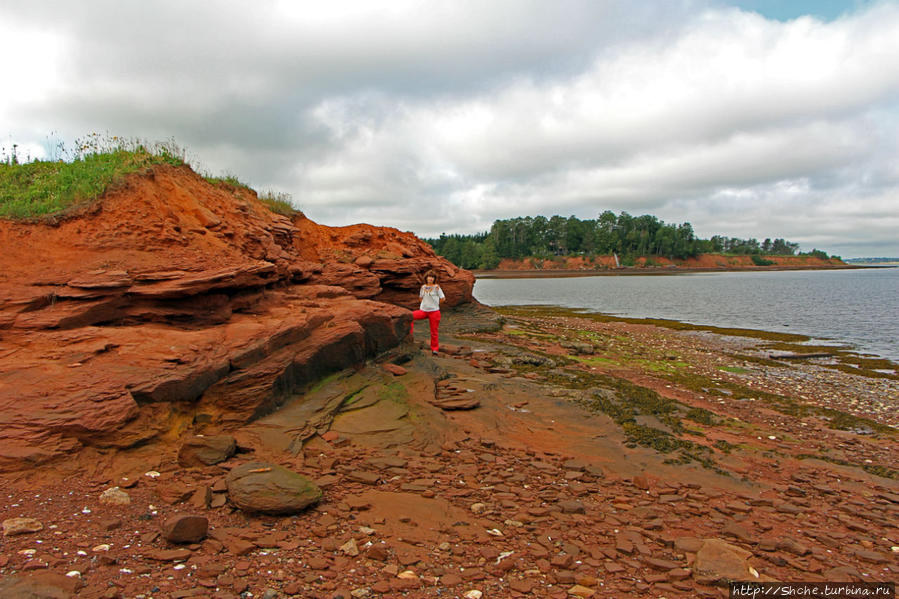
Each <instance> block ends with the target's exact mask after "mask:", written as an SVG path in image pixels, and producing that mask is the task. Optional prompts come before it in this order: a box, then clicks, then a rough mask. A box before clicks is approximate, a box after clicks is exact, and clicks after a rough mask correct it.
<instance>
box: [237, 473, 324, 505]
mask: <svg viewBox="0 0 899 599" xmlns="http://www.w3.org/2000/svg"><path fill="white" fill-rule="evenodd" d="M225 482H226V483H227V485H228V498H229V499H230V500H231V503H233V504H234V505H236V506H237V507H239V508H240V509H242V510H244V511H247V512H259V513H263V514H276V515H278V514H295V513H297V512H300V511H302V510H304V509H306V508H307V507H309V506H310V505H313V504H315V503H318V501H319V500H320V499H321V498H322V491H321V489H319V488H318V487H317V486H316V485H315V483H313V482H312V481H311V480H310V479H308V478H306V477H305V476H303V475H302V474H298V473H296V472H293V471H291V470H288V469H287V468H284V467H282V466H277V465H274V464H265V463H262V462H251V463H249V464H243V465H242V466H238V467H237V468H235V469H233V470H232V471H231V472H230V473H229V474H228V476H227V478H226V479H225Z"/></svg>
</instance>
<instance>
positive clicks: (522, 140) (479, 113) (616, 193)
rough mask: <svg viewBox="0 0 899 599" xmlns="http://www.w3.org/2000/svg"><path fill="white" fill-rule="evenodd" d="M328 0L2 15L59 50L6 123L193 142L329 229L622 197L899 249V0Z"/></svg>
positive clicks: (715, 218) (717, 223) (522, 211)
mask: <svg viewBox="0 0 899 599" xmlns="http://www.w3.org/2000/svg"><path fill="white" fill-rule="evenodd" d="M319 4H320V3H317V4H310V3H294V2H286V1H285V2H274V1H272V2H264V3H259V4H257V5H254V8H253V9H252V10H249V9H248V8H247V5H245V4H244V3H239V2H221V3H216V4H215V5H214V6H213V5H209V4H187V5H184V4H181V3H170V2H162V1H160V2H148V3H139V4H136V3H135V4H132V3H126V4H121V3H118V2H99V1H96V2H92V3H89V4H87V5H86V6H87V8H86V7H85V5H83V4H79V5H78V6H77V7H76V6H74V5H71V4H69V3H55V4H54V3H47V2H34V3H22V5H20V6H15V7H9V6H8V7H2V8H0V23H5V25H0V34H2V33H8V32H12V31H25V32H26V33H24V34H20V35H19V37H16V38H13V37H6V36H3V35H0V40H5V41H0V50H8V49H9V48H10V47H19V46H22V45H26V46H29V47H34V48H36V50H37V51H35V52H34V53H29V54H26V55H23V56H22V59H21V60H19V61H4V64H3V65H0V75H2V76H3V77H4V80H11V81H15V82H17V85H18V87H20V88H21V90H22V91H21V94H20V95H18V96H17V97H16V96H10V95H7V97H5V98H0V119H2V121H0V122H2V123H3V124H4V128H5V129H6V131H3V132H2V133H8V134H10V135H11V136H13V137H24V138H31V139H26V140H23V141H25V142H29V143H32V144H36V143H40V140H41V139H43V138H44V137H45V136H46V135H47V134H48V133H50V132H52V131H58V132H60V134H61V135H63V136H67V137H69V138H73V137H75V136H79V135H83V134H84V133H86V132H90V131H106V130H108V131H110V132H112V133H115V134H119V135H124V136H135V135H137V136H143V137H150V138H168V137H174V138H176V139H177V140H178V141H179V142H181V143H183V144H185V145H187V146H188V147H189V148H190V150H191V154H192V155H195V156H197V157H198V158H199V160H200V161H202V163H203V166H204V167H205V168H207V169H209V170H213V171H216V170H219V171H227V172H230V173H233V174H236V175H237V176H239V177H240V178H241V179H243V180H246V181H248V182H250V183H251V184H253V185H254V186H256V187H258V188H260V189H267V188H275V189H279V190H283V191H289V192H291V193H292V194H293V195H294V197H295V199H296V201H297V203H298V204H299V206H300V207H301V208H302V209H304V210H305V211H306V212H307V213H308V214H309V215H310V216H311V217H312V218H315V219H317V220H320V221H322V222H326V223H329V224H348V223H351V222H358V221H367V222H373V223H375V224H383V225H392V226H398V227H399V228H402V229H409V230H414V231H415V232H417V233H419V234H421V235H435V234H438V233H440V232H441V231H446V232H476V231H480V230H485V229H487V228H489V226H490V224H491V223H492V221H493V220H494V219H496V218H506V217H513V216H519V215H527V214H537V213H542V214H546V215H551V214H554V213H558V214H563V215H568V214H576V215H578V216H580V217H592V216H595V215H596V214H597V213H598V212H600V211H602V210H604V209H613V210H628V211H630V212H631V213H643V212H649V213H653V214H656V215H657V216H659V217H660V218H664V219H665V220H669V221H675V222H682V221H690V222H692V223H693V225H694V227H695V228H696V229H697V231H698V232H700V233H701V234H704V235H710V234H713V233H722V234H727V235H732V236H742V237H745V236H761V237H764V236H771V237H786V238H788V239H791V240H795V241H800V242H803V243H804V241H803V240H805V239H809V240H812V239H813V240H814V243H816V244H817V245H818V246H819V247H824V248H825V249H828V250H831V249H832V250H833V251H838V250H839V247H836V246H841V247H849V244H853V243H857V242H858V241H859V240H864V239H872V240H874V241H872V242H871V243H870V244H869V245H868V246H865V247H868V248H870V249H872V250H873V249H880V250H882V251H878V252H876V253H892V254H899V242H897V240H896V239H895V235H892V236H890V235H889V234H887V232H885V229H884V228H883V225H884V224H885V223H886V224H893V223H894V221H892V220H890V218H889V216H881V217H880V218H873V219H872V218H871V217H870V215H874V214H879V215H890V214H892V213H899V173H897V169H899V166H897V165H899V141H897V140H899V60H897V58H896V57H897V56H899V36H896V35H895V32H896V31H897V30H899V4H897V3H896V2H884V3H880V4H877V5H874V6H873V7H869V8H866V9H863V10H859V11H858V12H855V13H853V14H849V15H847V16H844V17H841V18H839V19H836V20H834V21H830V22H823V21H821V20H817V19H815V18H812V17H802V18H799V19H795V20H792V21H787V22H780V21H773V20H767V19H765V18H763V17H761V16H759V15H757V14H754V13H749V12H743V11H740V10H737V9H734V8H726V7H725V8H721V7H720V6H717V5H715V4H712V3H711V2H710V1H706V0H682V1H680V2H650V3H631V2H624V1H621V0H606V1H603V2H593V1H583V2H582V1H576V0H567V1H564V2H558V3H546V2H542V1H537V0H535V1H533V2H525V3H522V2H500V1H497V2H489V3H482V2H449V1H447V2H442V1H441V2H436V1H435V2H429V3H419V2H411V1H409V2H405V1H403V2H391V3H378V4H373V3H353V2H329V3H326V4H324V5H321V6H320V5H319ZM23 35H24V37H23ZM5 54H6V53H5ZM9 62H15V64H14V65H12V66H11V65H9V64H8V63H9ZM7 123H9V124H7ZM853 235H854V236H855V237H853ZM876 244H879V245H876ZM831 246H835V247H831ZM852 247H855V248H859V247H861V246H858V245H855V246H852ZM888 248H889V249H888Z"/></svg>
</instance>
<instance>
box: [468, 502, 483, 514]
mask: <svg viewBox="0 0 899 599" xmlns="http://www.w3.org/2000/svg"><path fill="white" fill-rule="evenodd" d="M469 509H470V510H471V512H472V513H473V514H483V513H484V510H486V509H487V504H485V503H472V504H471V507H470V508H469Z"/></svg>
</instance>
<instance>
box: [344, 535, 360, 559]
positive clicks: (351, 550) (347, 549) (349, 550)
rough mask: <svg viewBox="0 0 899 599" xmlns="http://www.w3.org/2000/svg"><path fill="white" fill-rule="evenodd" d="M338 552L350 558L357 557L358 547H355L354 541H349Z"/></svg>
mask: <svg viewBox="0 0 899 599" xmlns="http://www.w3.org/2000/svg"><path fill="white" fill-rule="evenodd" d="M340 550H341V551H342V552H343V553H345V554H346V555H349V556H350V557H356V556H357V555H359V547H358V546H357V545H356V539H350V540H349V541H347V542H346V543H344V544H343V545H341V546H340Z"/></svg>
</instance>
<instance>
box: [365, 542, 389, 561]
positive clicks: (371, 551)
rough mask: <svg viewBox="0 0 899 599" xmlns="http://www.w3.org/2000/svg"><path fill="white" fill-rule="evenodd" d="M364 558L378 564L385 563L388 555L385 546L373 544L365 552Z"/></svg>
mask: <svg viewBox="0 0 899 599" xmlns="http://www.w3.org/2000/svg"><path fill="white" fill-rule="evenodd" d="M365 557H367V558H368V559H372V560H377V561H379V562H384V561H387V558H388V557H390V554H389V553H388V552H387V545H385V544H384V543H375V544H373V545H372V546H371V547H369V548H368V549H366V550H365Z"/></svg>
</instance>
